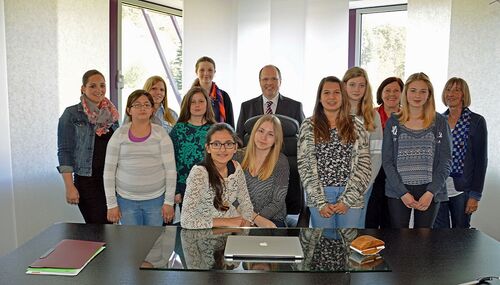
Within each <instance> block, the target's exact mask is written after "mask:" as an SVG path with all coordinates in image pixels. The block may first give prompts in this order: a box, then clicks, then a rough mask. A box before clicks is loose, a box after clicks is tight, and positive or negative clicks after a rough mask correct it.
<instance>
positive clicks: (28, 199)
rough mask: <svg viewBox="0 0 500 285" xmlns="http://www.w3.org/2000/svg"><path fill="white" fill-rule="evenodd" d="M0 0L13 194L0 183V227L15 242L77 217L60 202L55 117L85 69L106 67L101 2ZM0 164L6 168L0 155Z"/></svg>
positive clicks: (105, 14) (7, 244)
mask: <svg viewBox="0 0 500 285" xmlns="http://www.w3.org/2000/svg"><path fill="white" fill-rule="evenodd" d="M2 2H5V41H4V43H5V45H6V49H5V51H6V58H7V72H6V73H4V72H2V73H1V74H2V76H4V74H6V75H7V83H8V96H4V95H3V94H4V92H3V91H2V97H1V100H2V101H7V99H8V104H1V105H2V106H0V108H2V112H1V113H2V116H3V115H4V114H8V116H9V117H8V118H7V120H6V119H4V118H3V117H0V118H1V119H0V122H1V124H2V126H3V125H4V124H5V125H6V126H7V124H8V127H7V128H5V130H7V134H8V131H10V148H11V156H12V159H6V160H5V161H6V162H9V161H11V163H12V177H11V181H12V184H13V199H14V200H13V203H12V202H10V203H8V201H9V195H8V192H9V191H8V187H6V188H5V189H6V190H4V186H3V184H4V182H2V188H1V189H2V190H1V192H0V193H1V195H2V199H1V202H0V203H1V204H2V207H1V211H2V212H3V211H8V212H9V214H6V215H5V217H7V218H6V219H5V221H4V219H3V217H4V215H2V222H1V223H2V225H3V223H7V222H8V218H11V219H14V224H13V225H6V226H7V228H6V229H5V232H12V233H14V238H16V239H17V244H22V243H23V242H25V241H26V240H28V239H30V238H32V237H33V236H34V235H35V234H37V233H38V232H40V231H41V230H43V229H45V228H46V227H47V226H49V225H50V224H52V223H54V222H60V221H78V222H81V221H83V220H82V218H81V216H80V213H79V211H78V208H77V207H75V206H69V205H67V204H66V202H65V195H64V193H65V192H64V186H63V183H62V179H61V177H60V175H59V174H58V172H57V170H56V166H57V165H58V162H57V122H58V118H59V116H60V114H61V113H62V111H63V107H66V106H68V105H70V104H76V103H77V102H78V101H79V96H80V91H79V90H80V85H81V76H82V74H83V73H84V72H85V71H86V70H87V69H90V68H98V69H101V71H103V72H104V73H105V74H106V73H108V72H109V68H108V66H109V25H108V21H109V20H108V19H109V5H108V1H101V0H92V1H88V0H79V1H66V0H50V1H48V0H33V1H17V0H3V1H2ZM2 19H3V17H2ZM75 19H78V20H75ZM0 39H1V37H0ZM2 42H3V41H0V43H2ZM2 50H4V49H2ZM0 67H2V65H1V64H0ZM0 82H1V81H0ZM2 89H5V88H3V87H2ZM4 106H5V107H4ZM4 108H5V110H4ZM3 111H5V112H3ZM4 139H7V141H5V143H9V142H8V136H2V144H3V143H4V141H3V140H4ZM4 150H8V147H6V148H5V149H4V148H3V147H2V157H3V155H4V153H3V151H4ZM4 166H7V167H6V170H7V171H6V172H5V173H8V165H4V160H3V158H2V167H4ZM0 175H2V176H4V175H5V174H4V172H3V171H2V174H0ZM7 178H9V177H7ZM8 182H9V179H6V184H8ZM4 195H5V196H6V197H5V200H4V199H3V198H4V197H3V196H4ZM11 196H12V195H11ZM10 200H12V198H10ZM4 201H5V202H4ZM4 203H8V205H6V207H3V204H4ZM9 207H10V208H9ZM7 229H8V230H7ZM2 232H4V228H3V229H2ZM16 234H17V237H16V236H15V235H16ZM11 239H12V237H10V236H9V235H8V234H6V235H4V234H2V235H0V243H1V245H2V247H1V248H0V255H1V254H2V253H5V252H6V251H7V250H8V249H12V248H14V246H13V244H12V242H11V241H10V240H11Z"/></svg>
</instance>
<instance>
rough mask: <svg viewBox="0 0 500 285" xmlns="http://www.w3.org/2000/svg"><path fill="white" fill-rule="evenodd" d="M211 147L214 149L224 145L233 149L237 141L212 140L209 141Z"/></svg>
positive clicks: (225, 147)
mask: <svg viewBox="0 0 500 285" xmlns="http://www.w3.org/2000/svg"><path fill="white" fill-rule="evenodd" d="M209 145H210V147H211V148H213V149H221V148H222V146H224V149H233V148H234V147H235V146H236V143H235V142H225V143H221V142H211V143H209Z"/></svg>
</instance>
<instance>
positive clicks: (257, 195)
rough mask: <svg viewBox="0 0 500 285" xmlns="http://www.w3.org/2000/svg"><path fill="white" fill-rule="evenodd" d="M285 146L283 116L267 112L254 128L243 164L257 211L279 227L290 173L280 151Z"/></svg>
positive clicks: (283, 211)
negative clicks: (280, 118)
mask: <svg viewBox="0 0 500 285" xmlns="http://www.w3.org/2000/svg"><path fill="white" fill-rule="evenodd" d="M282 146H283V129H282V127H281V123H280V120H279V119H278V118H277V117H276V116H274V115H264V116H262V117H261V118H260V119H259V120H257V122H256V123H255V125H254V127H253V129H252V133H251V134H250V139H249V141H248V145H247V147H246V151H245V152H244V158H243V160H242V164H241V167H242V168H243V170H244V172H245V178H246V184H247V187H248V192H249V194H250V199H251V200H252V204H253V206H254V211H255V213H257V215H259V216H262V217H264V218H267V219H269V220H271V221H272V222H273V223H274V224H275V225H276V226H279V227H284V226H285V218H286V204H285V198H286V194H287V190H288V178H289V175H290V167H289V165H288V159H287V157H286V156H285V155H284V154H283V153H281V149H282ZM240 157H241V155H240Z"/></svg>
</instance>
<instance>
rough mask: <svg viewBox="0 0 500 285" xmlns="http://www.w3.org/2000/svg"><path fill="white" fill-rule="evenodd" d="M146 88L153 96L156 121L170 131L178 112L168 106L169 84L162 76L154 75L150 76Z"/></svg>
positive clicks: (145, 84)
mask: <svg viewBox="0 0 500 285" xmlns="http://www.w3.org/2000/svg"><path fill="white" fill-rule="evenodd" d="M143 89H144V90H146V92H148V93H149V94H151V96H153V99H154V101H155V105H154V110H155V113H154V120H153V122H154V123H159V124H160V125H161V126H162V127H163V128H164V129H165V130H166V131H167V133H170V131H171V130H172V127H173V126H174V125H175V122H176V121H177V117H178V116H177V113H175V111H174V110H172V109H170V108H169V107H168V100H167V84H166V83H165V80H163V78H162V77H161V76H158V75H154V76H151V77H149V78H148V79H147V80H146V82H145V83H144V87H143Z"/></svg>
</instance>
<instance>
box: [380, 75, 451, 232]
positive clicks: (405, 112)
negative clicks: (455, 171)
mask: <svg viewBox="0 0 500 285" xmlns="http://www.w3.org/2000/svg"><path fill="white" fill-rule="evenodd" d="M382 157H383V159H382V163H383V166H384V171H385V174H386V177H387V178H386V184H385V195H386V196H387V197H388V202H387V203H388V206H389V216H390V220H391V225H392V227H393V228H408V227H409V222H410V215H411V212H412V209H414V210H415V211H414V227H415V228H431V227H432V225H433V223H434V220H435V219H436V215H437V213H438V210H439V203H440V202H442V201H447V200H448V196H447V194H446V184H445V181H446V178H447V177H448V175H449V174H450V169H451V143H450V128H449V127H448V123H447V122H446V119H445V118H444V117H443V116H442V115H440V114H438V113H436V111H435V103H434V89H433V87H432V84H431V82H430V80H429V77H427V75H425V74H424V73H421V72H420V73H415V74H412V75H411V76H410V77H408V80H406V83H405V85H404V89H403V94H402V96H401V112H400V113H398V114H392V116H391V117H390V118H389V120H388V121H387V124H386V127H385V129H384V142H383V146H382Z"/></svg>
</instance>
